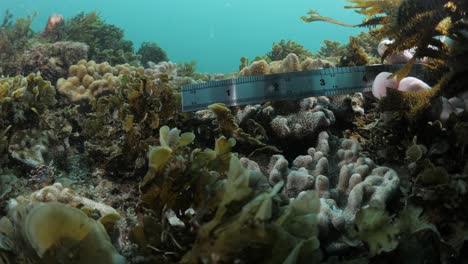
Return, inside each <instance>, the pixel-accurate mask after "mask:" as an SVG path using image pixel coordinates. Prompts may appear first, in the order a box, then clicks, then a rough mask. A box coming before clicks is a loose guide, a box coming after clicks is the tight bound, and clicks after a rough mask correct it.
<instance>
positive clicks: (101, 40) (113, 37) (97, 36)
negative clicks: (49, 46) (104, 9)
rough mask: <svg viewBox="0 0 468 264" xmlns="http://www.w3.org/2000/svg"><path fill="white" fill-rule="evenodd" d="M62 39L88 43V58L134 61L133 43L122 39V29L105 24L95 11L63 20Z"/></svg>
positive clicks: (113, 61)
mask: <svg viewBox="0 0 468 264" xmlns="http://www.w3.org/2000/svg"><path fill="white" fill-rule="evenodd" d="M63 30H64V34H63V40H69V41H77V42H84V43H86V44H87V45H89V58H90V59H93V60H96V61H97V62H109V63H111V64H123V63H131V62H133V63H135V62H136V61H138V57H135V55H134V54H133V43H132V42H131V41H129V40H125V39H124V31H123V29H121V28H119V27H117V26H115V25H111V24H107V23H106V22H105V21H104V20H103V19H102V18H101V17H100V16H99V14H98V13H96V12H91V13H88V14H86V13H84V12H82V13H80V14H78V15H76V16H75V17H73V18H71V19H68V20H66V21H65V25H64V27H63Z"/></svg>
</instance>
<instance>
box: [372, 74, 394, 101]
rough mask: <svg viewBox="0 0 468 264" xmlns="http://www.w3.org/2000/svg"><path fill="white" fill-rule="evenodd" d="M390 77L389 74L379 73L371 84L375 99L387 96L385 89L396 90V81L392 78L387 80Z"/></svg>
mask: <svg viewBox="0 0 468 264" xmlns="http://www.w3.org/2000/svg"><path fill="white" fill-rule="evenodd" d="M390 75H392V73H390V72H381V73H379V74H378V75H377V76H376V77H375V80H374V83H373V84H372V95H374V97H376V98H380V97H382V96H386V95H387V88H391V89H398V80H397V78H395V77H393V78H391V79H388V77H389V76H390Z"/></svg>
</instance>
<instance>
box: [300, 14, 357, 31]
mask: <svg viewBox="0 0 468 264" xmlns="http://www.w3.org/2000/svg"><path fill="white" fill-rule="evenodd" d="M307 14H308V15H309V16H302V17H301V19H302V20H303V21H305V22H307V23H310V22H316V21H323V22H328V23H332V24H336V25H340V26H345V27H355V26H357V25H352V24H347V23H344V22H341V21H339V20H336V19H333V18H330V17H325V16H321V15H320V14H319V13H318V12H317V11H315V10H310V11H309V12H308V13H307Z"/></svg>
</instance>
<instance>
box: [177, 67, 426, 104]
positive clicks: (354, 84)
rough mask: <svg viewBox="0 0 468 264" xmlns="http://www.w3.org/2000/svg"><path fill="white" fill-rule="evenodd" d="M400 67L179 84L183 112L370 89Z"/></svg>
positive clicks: (417, 73)
mask: <svg viewBox="0 0 468 264" xmlns="http://www.w3.org/2000/svg"><path fill="white" fill-rule="evenodd" d="M403 66H404V65H400V64H388V65H387V64H385V65H384V64H378V65H369V66H353V67H337V68H325V69H319V70H309V71H301V72H288V73H277V74H269V75H258V76H248V77H240V78H235V79H228V80H219V81H209V82H205V83H197V84H189V85H185V86H183V87H182V111H183V112H191V111H197V110H202V109H205V108H206V107H207V106H209V105H211V104H213V103H223V104H225V105H227V106H238V105H247V104H258V103H263V102H267V101H278V100H297V99H302V98H306V97H312V96H322V95H336V94H347V93H356V92H369V91H370V90H371V88H372V83H373V81H374V79H375V77H376V76H377V75H378V74H379V73H381V72H384V71H385V72H395V71H396V70H398V69H401V68H402V67H403ZM424 74H425V71H424V67H423V66H422V65H420V64H418V65H415V66H414V67H413V70H412V72H411V74H410V76H413V77H418V78H423V76H424Z"/></svg>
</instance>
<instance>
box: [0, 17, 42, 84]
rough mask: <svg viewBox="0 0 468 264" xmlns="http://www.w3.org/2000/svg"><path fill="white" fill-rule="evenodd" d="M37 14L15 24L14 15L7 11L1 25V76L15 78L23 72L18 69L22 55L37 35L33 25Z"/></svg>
mask: <svg viewBox="0 0 468 264" xmlns="http://www.w3.org/2000/svg"><path fill="white" fill-rule="evenodd" d="M36 15H37V14H34V15H33V16H28V17H26V18H18V19H16V20H15V21H14V22H13V15H12V14H11V13H10V12H9V11H8V10H7V11H6V12H5V16H4V18H3V22H2V24H1V25H0V50H1V52H0V75H1V74H3V75H7V76H14V75H16V74H18V73H20V72H21V69H20V68H19V67H18V63H17V61H19V60H20V59H19V56H20V54H21V53H22V52H23V51H24V50H25V49H27V48H28V47H30V46H31V45H32V42H33V41H32V39H33V37H34V36H35V35H36V34H35V33H34V32H33V30H32V29H31V24H32V23H33V20H34V18H35V17H36Z"/></svg>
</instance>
